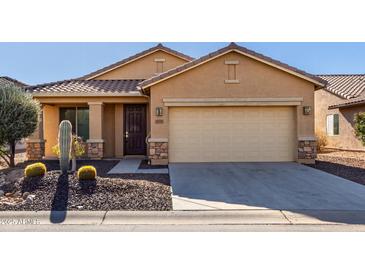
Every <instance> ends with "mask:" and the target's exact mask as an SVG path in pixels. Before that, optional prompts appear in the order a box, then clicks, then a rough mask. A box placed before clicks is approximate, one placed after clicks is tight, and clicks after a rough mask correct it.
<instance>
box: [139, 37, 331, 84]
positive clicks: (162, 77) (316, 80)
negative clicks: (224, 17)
mask: <svg viewBox="0 0 365 274" xmlns="http://www.w3.org/2000/svg"><path fill="white" fill-rule="evenodd" d="M229 52H237V53H239V54H241V55H244V56H246V57H249V58H251V59H253V60H256V61H259V62H261V63H263V64H266V65H269V66H271V67H274V68H276V69H279V70H281V71H284V72H286V73H288V74H291V75H294V76H296V77H298V78H301V79H304V80H306V81H308V82H310V83H313V84H314V85H315V87H316V89H318V88H322V87H325V85H326V84H327V82H326V81H325V80H323V79H322V78H320V77H317V76H315V75H312V74H310V73H307V72H305V71H303V70H300V69H297V68H295V67H292V66H289V65H288V64H285V63H282V62H280V61H277V60H274V59H272V58H270V57H267V56H265V55H263V54H260V53H257V52H254V51H252V50H249V49H247V48H245V47H242V46H239V45H237V44H235V43H231V44H229V45H228V46H227V47H224V48H221V49H219V50H217V51H215V52H212V53H209V54H208V55H205V56H203V57H201V58H199V59H195V60H193V61H190V62H188V63H186V64H184V65H181V66H179V67H176V68H174V69H172V70H170V71H167V72H164V73H162V74H159V75H156V76H154V77H151V78H149V79H146V80H145V81H143V82H142V83H141V85H140V86H141V88H142V89H148V88H149V87H151V86H153V85H156V84H157V83H160V82H163V81H166V80H168V79H170V78H173V77H175V76H176V75H179V74H183V73H186V72H187V71H189V70H191V69H193V68H195V67H199V66H201V65H202V64H205V63H207V62H210V61H212V60H214V59H216V58H218V57H220V56H222V55H225V54H227V53H229Z"/></svg>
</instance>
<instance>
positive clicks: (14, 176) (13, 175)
mask: <svg viewBox="0 0 365 274" xmlns="http://www.w3.org/2000/svg"><path fill="white" fill-rule="evenodd" d="M23 177H24V170H23V169H14V170H12V171H10V172H9V173H8V175H6V180H7V181H9V182H17V181H18V180H19V179H21V178H23Z"/></svg>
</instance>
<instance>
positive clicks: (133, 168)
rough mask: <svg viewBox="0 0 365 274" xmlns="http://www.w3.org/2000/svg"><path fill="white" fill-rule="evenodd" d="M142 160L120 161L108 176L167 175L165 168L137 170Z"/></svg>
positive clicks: (127, 159)
mask: <svg viewBox="0 0 365 274" xmlns="http://www.w3.org/2000/svg"><path fill="white" fill-rule="evenodd" d="M141 161H142V159H136V158H126V159H123V160H120V162H119V163H118V164H116V165H115V166H114V167H113V168H112V169H111V170H110V171H109V172H108V174H111V175H115V174H168V173H169V170H168V169H167V168H156V169H139V165H140V164H141Z"/></svg>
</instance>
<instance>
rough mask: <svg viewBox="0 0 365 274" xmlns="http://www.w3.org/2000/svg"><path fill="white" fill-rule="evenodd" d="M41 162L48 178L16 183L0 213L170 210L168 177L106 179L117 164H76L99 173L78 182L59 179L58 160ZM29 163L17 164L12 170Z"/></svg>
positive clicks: (1, 202) (73, 177)
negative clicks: (89, 179) (94, 178)
mask: <svg viewBox="0 0 365 274" xmlns="http://www.w3.org/2000/svg"><path fill="white" fill-rule="evenodd" d="M42 162H43V163H44V164H45V165H46V166H47V170H48V172H47V174H46V175H45V176H43V177H35V178H20V179H18V180H17V181H16V182H15V189H14V190H12V191H11V192H9V193H5V194H3V196H2V197H0V211H4V210H19V211H22V210H26V211H39V210H53V211H65V210H172V200H171V191H170V179H169V175H167V174H125V175H107V172H108V171H109V170H110V169H111V168H112V167H113V166H115V165H116V164H117V163H118V162H119V160H101V161H92V160H78V161H77V166H78V167H80V166H83V165H93V166H94V167H95V168H96V169H97V172H98V176H97V178H96V180H94V181H79V180H78V179H77V177H76V175H75V174H68V175H62V174H61V173H60V171H59V163H58V161H57V160H47V161H42ZM30 163H31V162H24V163H20V164H18V165H17V167H16V168H15V169H18V170H21V169H22V168H24V167H25V166H26V165H27V164H30ZM10 171H11V172H14V169H11V170H10ZM3 172H4V173H5V174H6V170H3Z"/></svg>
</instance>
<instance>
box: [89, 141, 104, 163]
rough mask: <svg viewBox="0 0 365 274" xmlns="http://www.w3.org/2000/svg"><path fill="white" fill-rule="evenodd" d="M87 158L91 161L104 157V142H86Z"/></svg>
mask: <svg viewBox="0 0 365 274" xmlns="http://www.w3.org/2000/svg"><path fill="white" fill-rule="evenodd" d="M87 156H88V157H89V158H91V159H101V158H103V156H104V142H89V141H88V142H87Z"/></svg>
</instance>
